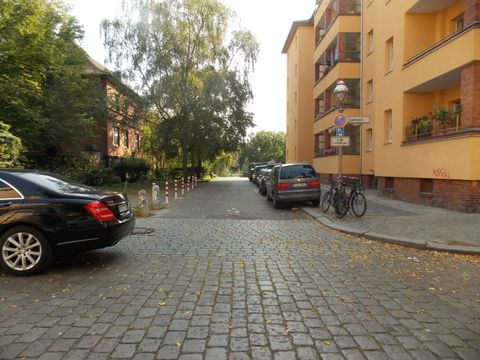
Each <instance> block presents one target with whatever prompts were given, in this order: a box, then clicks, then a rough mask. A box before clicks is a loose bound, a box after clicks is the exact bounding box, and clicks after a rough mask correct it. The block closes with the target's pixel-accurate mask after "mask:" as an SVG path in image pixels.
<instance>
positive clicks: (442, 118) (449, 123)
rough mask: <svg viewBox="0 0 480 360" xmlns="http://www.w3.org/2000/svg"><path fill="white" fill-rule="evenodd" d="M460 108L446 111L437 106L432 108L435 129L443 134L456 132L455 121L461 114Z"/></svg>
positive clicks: (444, 108) (442, 107)
mask: <svg viewBox="0 0 480 360" xmlns="http://www.w3.org/2000/svg"><path fill="white" fill-rule="evenodd" d="M461 111H462V110H461V107H460V106H457V107H455V108H454V109H447V108H446V107H444V106H441V105H440V106H437V107H436V108H434V118H435V120H436V127H437V128H438V129H439V130H443V132H444V133H448V132H450V131H452V130H456V127H457V119H458V116H459V115H460V113H461Z"/></svg>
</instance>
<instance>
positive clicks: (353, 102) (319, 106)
mask: <svg viewBox="0 0 480 360" xmlns="http://www.w3.org/2000/svg"><path fill="white" fill-rule="evenodd" d="M343 81H344V82H345V84H346V85H347V87H348V89H349V92H348V95H347V97H346V99H345V101H344V108H345V109H349V108H350V109H358V108H359V107H360V79H343ZM335 85H336V83H333V84H331V85H330V86H329V88H328V89H326V90H325V91H324V92H322V93H321V94H320V95H319V96H318V97H317V98H316V99H315V121H317V120H320V119H321V118H322V117H324V116H326V115H328V114H329V113H331V112H332V111H334V110H336V109H337V105H338V101H337V97H336V96H335V95H334V93H333V90H334V88H335Z"/></svg>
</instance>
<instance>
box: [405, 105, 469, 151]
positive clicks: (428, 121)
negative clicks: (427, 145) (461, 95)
mask: <svg viewBox="0 0 480 360" xmlns="http://www.w3.org/2000/svg"><path fill="white" fill-rule="evenodd" d="M461 111H462V110H461V106H460V103H459V102H457V103H455V104H454V106H453V108H451V109H448V108H446V107H443V106H439V107H435V108H434V109H433V110H432V112H430V113H429V114H427V115H424V116H419V117H415V118H412V119H411V121H410V122H409V123H408V124H407V127H406V129H405V140H406V142H416V141H418V140H428V139H432V140H440V139H441V138H449V137H451V135H456V134H459V133H461V132H464V131H463V130H462V124H461V117H460V115H461Z"/></svg>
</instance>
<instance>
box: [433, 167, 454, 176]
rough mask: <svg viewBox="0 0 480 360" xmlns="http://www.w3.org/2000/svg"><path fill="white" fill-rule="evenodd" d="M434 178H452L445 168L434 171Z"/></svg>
mask: <svg viewBox="0 0 480 360" xmlns="http://www.w3.org/2000/svg"><path fill="white" fill-rule="evenodd" d="M433 176H435V177H439V178H447V179H448V178H450V174H449V172H448V171H447V169H445V168H438V169H433Z"/></svg>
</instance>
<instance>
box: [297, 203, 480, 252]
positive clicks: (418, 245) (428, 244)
mask: <svg viewBox="0 0 480 360" xmlns="http://www.w3.org/2000/svg"><path fill="white" fill-rule="evenodd" d="M299 209H300V210H302V211H303V212H304V213H306V214H308V215H310V216H311V217H313V218H314V219H315V220H317V221H318V222H320V223H321V224H323V225H325V226H327V227H329V228H331V229H334V230H338V231H341V232H344V233H347V234H350V235H355V236H357V237H358V238H363V239H369V240H375V241H380V242H383V243H390V244H396V245H401V246H407V247H411V248H415V249H420V250H431V251H443V252H450V253H454V254H462V255H480V247H479V246H464V245H447V244H440V243H436V242H434V241H422V240H417V239H411V238H404V237H397V236H390V235H386V234H381V233H376V232H373V231H368V230H363V229H356V228H352V227H350V226H345V225H340V224H337V223H335V222H333V221H331V220H329V219H327V218H326V217H325V216H324V215H322V214H321V213H320V212H319V211H316V210H314V209H312V208H308V207H305V206H300V207H299Z"/></svg>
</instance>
